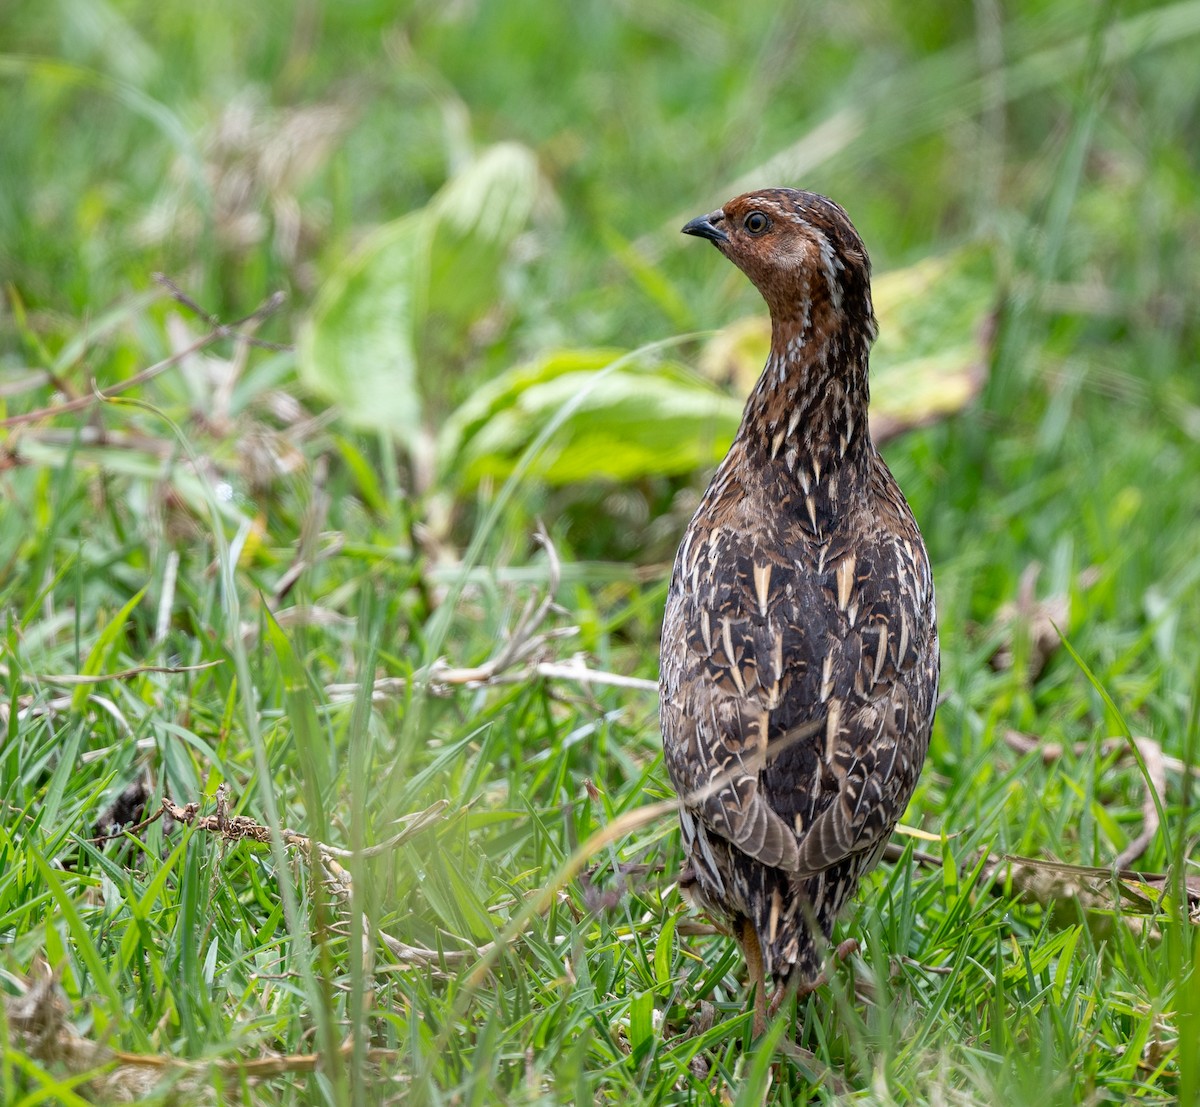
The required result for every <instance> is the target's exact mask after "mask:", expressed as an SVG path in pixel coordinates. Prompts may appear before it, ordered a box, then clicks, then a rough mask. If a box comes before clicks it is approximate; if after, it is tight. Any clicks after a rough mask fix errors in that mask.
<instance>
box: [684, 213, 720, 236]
mask: <svg viewBox="0 0 1200 1107" xmlns="http://www.w3.org/2000/svg"><path fill="white" fill-rule="evenodd" d="M724 222H725V213H724V212H723V211H722V210H721V209H720V208H718V209H717V210H716V211H710V212H709V213H708V214H707V215H701V216H699V217H697V218H696V219H693V220H692V221H691V222H690V223H688V224H687V225H686V226H684V228H683V233H684V234H694V235H695V236H696V237H697V238H707V239H708V240H709V242H728V241H729V236H728V235H727V234H726V233H725V232H724V231H723V230H721V228H720V226H719V225H718V224H721V223H724Z"/></svg>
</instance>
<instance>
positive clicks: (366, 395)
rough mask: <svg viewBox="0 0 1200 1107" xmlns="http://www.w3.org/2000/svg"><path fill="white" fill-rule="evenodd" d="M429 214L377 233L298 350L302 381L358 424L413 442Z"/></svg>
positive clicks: (308, 326) (332, 290) (345, 270)
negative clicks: (417, 330)
mask: <svg viewBox="0 0 1200 1107" xmlns="http://www.w3.org/2000/svg"><path fill="white" fill-rule="evenodd" d="M426 234H427V226H426V216H425V213H424V212H414V213H412V214H410V215H406V216H404V217H403V218H401V219H397V220H395V221H394V222H391V223H388V224H386V225H385V226H382V227H380V228H379V229H378V230H376V231H374V232H373V233H372V234H371V235H370V236H369V237H368V238H367V239H366V241H365V242H363V243H362V245H361V246H359V248H358V249H357V250H355V251H354V253H352V254H351V255H350V257H348V258H347V259H346V260H345V261H344V262H343V263H342V264H341V265H340V266H339V267H338V268H337V269H336V270H335V271H334V272H333V274H332V275H331V276H330V277H329V279H328V280H327V281H326V282H325V285H324V287H323V288H322V289H321V291H320V293H319V294H318V296H317V302H316V305H315V306H314V307H313V311H312V315H311V316H310V317H309V318H308V319H307V320H305V322H304V325H303V327H302V328H301V331H300V336H299V340H298V342H297V346H296V361H297V366H298V368H299V372H300V378H301V380H303V381H304V383H305V384H306V385H308V387H309V388H311V389H312V390H313V391H314V392H317V393H319V394H320V395H322V396H325V397H326V398H327V399H330V400H332V401H334V402H335V403H337V404H338V405H339V407H340V408H341V410H342V414H343V415H344V416H345V417H346V419H347V420H349V421H350V422H351V423H355V424H358V425H360V426H368V427H375V428H377V429H387V430H390V431H392V432H393V433H394V434H396V435H397V436H398V437H399V438H401V439H402V440H405V441H412V440H413V439H414V438H415V437H416V435H417V432H418V430H419V429H420V426H421V401H420V396H419V394H418V391H417V361H416V352H415V350H414V346H413V331H414V316H415V312H416V302H417V300H418V298H419V285H420V284H421V283H422V281H423V278H422V277H421V275H420V271H421V268H422V266H421V263H420V260H419V258H420V254H421V251H422V249H423V243H422V239H423V238H424V237H425V235H426Z"/></svg>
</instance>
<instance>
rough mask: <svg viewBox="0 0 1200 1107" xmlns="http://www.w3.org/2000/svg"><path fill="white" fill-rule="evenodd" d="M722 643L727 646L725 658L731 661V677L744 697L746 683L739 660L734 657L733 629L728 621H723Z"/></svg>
mask: <svg viewBox="0 0 1200 1107" xmlns="http://www.w3.org/2000/svg"><path fill="white" fill-rule="evenodd" d="M721 641H722V643H724V646H725V656H726V658H728V660H729V676H730V677H731V679H732V680H733V683H734V684H736V685H737V690H738V692H739V694H741V695H743V696H744V695H745V694H746V682H745V681H744V680H743V679H742V670H741V668H740V667H739V666H738V662H737V658H736V657H734V655H733V628H732V627H731V626H730V625H729V620H728V619H722V620H721Z"/></svg>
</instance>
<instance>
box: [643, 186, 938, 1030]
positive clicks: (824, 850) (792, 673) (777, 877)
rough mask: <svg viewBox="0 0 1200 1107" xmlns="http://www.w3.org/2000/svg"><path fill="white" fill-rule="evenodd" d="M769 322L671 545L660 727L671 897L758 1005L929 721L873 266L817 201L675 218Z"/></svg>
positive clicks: (878, 827)
mask: <svg viewBox="0 0 1200 1107" xmlns="http://www.w3.org/2000/svg"><path fill="white" fill-rule="evenodd" d="M683 232H684V233H685V234H689V235H695V236H697V237H699V238H706V239H708V240H709V241H710V242H712V243H713V245H715V246H716V248H717V249H718V250H719V251H720V252H721V253H722V254H724V255H725V257H726V258H728V259H729V260H730V261H731V262H733V263H734V265H736V266H737V267H738V268H739V269H741V270H742V272H743V273H744V274H745V275H746V276H747V277H749V278H750V280H751V282H752V283H753V284H754V285H755V287H756V288H757V289H758V291H759V292H760V293H761V294H762V297H763V299H764V300H765V301H766V303H767V306H768V307H769V309H770V313H771V350H770V355H769V357H768V359H767V363H766V367H765V368H764V369H763V372H762V376H761V377H760V378H759V380H758V383H757V385H756V386H755V388H754V390H753V392H752V393H751V395H750V398H749V400H748V401H747V403H746V407H745V411H744V414H743V416H742V422H741V425H740V427H739V429H738V432H737V435H736V436H735V438H734V441H733V444H732V445H731V446H730V448H729V453H728V455H727V456H726V458H725V460H724V461H723V462H722V463H721V465H720V467H719V468H718V469H717V472H716V474H715V476H714V477H713V479H712V483H711V484H710V485H709V487H708V490H707V492H706V493H705V494H704V497H703V499H702V500H701V502H700V506H699V507H698V509H697V510H696V513H695V515H694V516H693V518H692V520H691V522H690V523H689V524H688V527H687V530H686V532H685V533H684V536H683V540H682V543H681V545H680V548H679V553H678V556H677V557H676V559H675V566H674V570H673V572H672V576H671V584H670V589H669V592H668V596H667V605H666V614H665V617H664V621H663V632H662V649H661V676H660V692H661V707H660V721H661V726H662V736H663V747H664V754H665V761H666V766H667V770H668V772H669V774H670V777H671V781H672V783H673V784H674V786H675V789H676V791H677V792H678V793H679V798H680V823H681V828H682V833H683V844H684V849H685V852H686V856H687V862H686V866H685V869H684V871H683V873H682V874H681V877H680V887H681V889H682V890H683V891H684V892H685V894H687V895H688V897H689V898H690V899H691V900H692V901H693V902H694V903H695V904H696V905H697V906H699V907H700V908H701V909H703V910H704V911H706V912H707V913H708V914H709V915H710V916H711V917H712V918H713V919H714V921H716V922H717V923H719V924H720V925H721V926H722V927H723V928H724V929H727V930H728V932H729V933H731V934H732V935H733V936H734V938H735V939H736V940H737V941H738V943H739V944H740V946H741V947H742V951H743V953H744V955H745V958H746V963H747V967H748V972H749V976H750V980H751V984H752V985H753V987H754V989H755V993H754V994H755V1000H754V1004H755V1005H754V1013H755V1019H754V1021H755V1029H756V1031H759V1032H761V1030H762V1029H763V1028H764V1026H765V1021H766V1011H767V1007H766V983H767V981H770V982H771V983H772V984H773V985H774V986H775V987H776V988H777V989H778V991H777V997H778V998H782V997H783V996H784V995H785V994H787V993H786V989H787V988H788V987H792V988H799V989H806V990H807V989H808V988H811V987H812V986H813V985H814V983H815V982H817V981H818V979H819V978H820V974H821V967H822V962H823V958H824V953H825V950H826V948H827V946H828V943H829V939H830V937H831V934H832V931H833V925H834V922H835V920H836V918H837V915H838V912H839V911H840V910H841V908H842V906H843V905H844V904H845V903H846V901H847V899H848V898H849V897H850V896H852V895H853V893H854V891H855V889H856V887H857V885H858V882H859V879H860V878H861V877H862V876H863V875H864V874H865V873H867V872H869V871H870V870H871V869H872V868H873V867H874V866H875V865H876V863H877V862H878V861H879V858H880V856H881V854H882V853H883V850H884V847H885V845H886V844H887V841H888V838H889V836H890V834H891V831H892V829H893V828H894V827H895V825H896V822H897V820H898V819H899V818H900V816H901V814H902V813H903V811H904V809H905V807H906V806H907V804H908V801H909V799H910V798H911V796H912V794H913V790H914V788H915V786H916V783H917V777H918V775H919V773H920V771H921V766H922V764H923V762H924V760H925V753H926V750H927V748H928V745H929V733H930V728H931V727H932V725H933V716H934V710H935V707H936V704H937V687H938V671H939V655H938V637H937V627H936V619H935V609H934V591H933V579H932V575H931V572H930V567H929V558H928V555H927V553H926V550H925V545H924V542H923V541H922V539H921V533H920V531H919V530H918V528H917V524H916V522H915V520H914V519H913V515H912V512H911V510H910V509H909V506H908V503H907V502H906V501H905V499H904V496H903V494H902V493H901V491H900V489H899V487H898V486H897V484H896V481H895V479H894V478H893V477H892V474H891V472H890V471H889V469H888V467H887V465H886V464H884V461H883V459H882V458H881V457H880V456H879V452H878V451H877V450H876V449H875V446H874V444H873V443H872V441H871V434H870V430H869V427H868V422H867V402H868V384H867V372H868V357H869V353H870V348H871V344H872V342H873V341H874V339H875V336H876V333H877V327H876V321H875V313H874V309H873V307H872V302H871V280H870V278H871V265H870V260H869V259H868V257H867V251H866V248H865V247H864V245H863V242H862V239H861V238H860V237H859V235H858V232H857V231H856V230H855V229H854V226H853V224H852V223H851V222H850V219H849V217H848V216H847V215H846V213H845V211H843V210H842V208H841V207H839V206H838V205H837V204H836V203H834V202H833V201H832V200H829V199H827V198H825V197H823V196H818V195H816V194H815V193H811V192H802V191H798V190H796V189H790V188H775V189H766V190H763V191H758V192H749V193H746V194H745V195H742V196H738V197H736V198H735V199H733V200H730V201H729V202H728V203H727V204H725V205H724V206H723V207H721V208H718V209H717V210H716V211H714V212H712V213H710V214H708V215H704V216H701V217H699V218H697V219H693V220H692V221H691V222H690V223H688V224H687V225H686V226H685V227H684V228H683Z"/></svg>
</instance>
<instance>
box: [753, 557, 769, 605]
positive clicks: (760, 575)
mask: <svg viewBox="0 0 1200 1107" xmlns="http://www.w3.org/2000/svg"><path fill="white" fill-rule="evenodd" d="M754 591H755V593H756V594H757V596H758V611H759V614H760V615H762V617H763V618H764V619H765V618H766V617H767V615H768V613H769V612H770V600H771V566H770V565H760V564H758V562H757V561H756V562H755V563H754Z"/></svg>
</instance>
